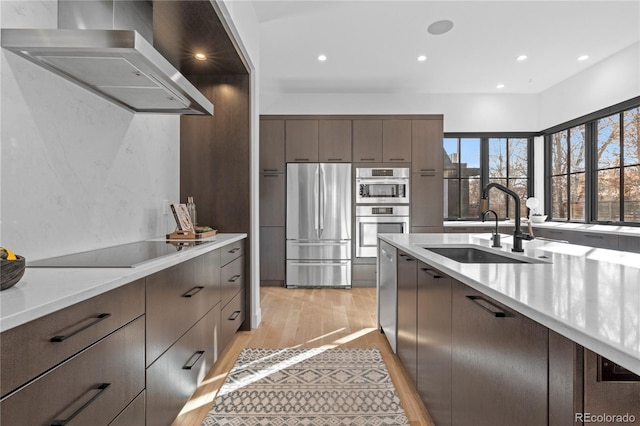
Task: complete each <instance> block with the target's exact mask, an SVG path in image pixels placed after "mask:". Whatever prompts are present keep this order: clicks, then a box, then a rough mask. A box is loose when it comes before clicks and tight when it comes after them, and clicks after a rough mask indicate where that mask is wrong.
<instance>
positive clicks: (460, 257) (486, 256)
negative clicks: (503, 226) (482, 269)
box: [422, 246, 549, 263]
mask: <svg viewBox="0 0 640 426" xmlns="http://www.w3.org/2000/svg"><path fill="white" fill-rule="evenodd" d="M422 248H424V249H425V250H429V251H432V252H434V253H436V254H439V255H440V256H444V257H446V258H449V259H451V260H454V261H456V262H460V263H549V262H548V261H545V260H542V259H533V258H529V257H523V256H519V255H512V256H510V255H507V254H503V253H500V254H498V253H496V252H495V251H491V250H490V249H483V248H478V247H469V246H463V247H459V246H458V247H455V246H450V247H424V246H423V247H422Z"/></svg>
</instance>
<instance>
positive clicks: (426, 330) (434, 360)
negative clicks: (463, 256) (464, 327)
mask: <svg viewBox="0 0 640 426" xmlns="http://www.w3.org/2000/svg"><path fill="white" fill-rule="evenodd" d="M417 299H418V310H417V324H418V325H417V375H416V376H417V380H416V387H417V388H418V393H419V394H420V397H421V398H422V400H423V401H425V404H427V409H428V410H429V414H430V415H431V418H432V419H433V421H434V422H435V424H437V425H438V426H447V425H451V279H450V278H449V277H448V276H446V275H444V274H442V273H441V272H439V271H438V270H436V269H433V268H432V267H431V266H429V265H427V264H425V263H423V262H418V296H417Z"/></svg>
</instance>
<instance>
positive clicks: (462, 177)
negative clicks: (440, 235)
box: [444, 138, 481, 219]
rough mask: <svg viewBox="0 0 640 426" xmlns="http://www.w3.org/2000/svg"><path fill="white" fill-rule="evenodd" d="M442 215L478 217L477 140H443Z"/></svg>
mask: <svg viewBox="0 0 640 426" xmlns="http://www.w3.org/2000/svg"><path fill="white" fill-rule="evenodd" d="M444 150H445V153H446V155H445V158H444V216H445V218H456V219H458V218H460V219H469V218H474V219H477V218H478V217H479V216H480V189H481V188H480V139H479V138H445V139H444Z"/></svg>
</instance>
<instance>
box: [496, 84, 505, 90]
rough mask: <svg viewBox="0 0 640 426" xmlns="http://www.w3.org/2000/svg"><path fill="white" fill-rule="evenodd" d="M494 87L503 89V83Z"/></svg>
mask: <svg viewBox="0 0 640 426" xmlns="http://www.w3.org/2000/svg"><path fill="white" fill-rule="evenodd" d="M496 89H504V84H502V83H500V84H498V85H497V86H496Z"/></svg>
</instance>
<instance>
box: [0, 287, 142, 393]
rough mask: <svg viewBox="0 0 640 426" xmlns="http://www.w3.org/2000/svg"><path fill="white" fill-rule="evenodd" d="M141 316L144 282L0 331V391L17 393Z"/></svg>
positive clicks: (120, 288)
mask: <svg viewBox="0 0 640 426" xmlns="http://www.w3.org/2000/svg"><path fill="white" fill-rule="evenodd" d="M142 314H144V280H138V281H135V282H133V283H131V284H127V285H124V286H122V287H119V288H117V289H114V290H111V291H109V292H107V293H104V294H101V295H99V296H96V297H93V298H91V299H88V300H85V301H84V302H81V303H78V304H75V305H73V306H70V307H68V308H65V309H62V310H60V311H58V312H54V313H52V314H49V315H47V316H45V317H42V318H39V319H37V320H34V321H31V322H29V323H27V324H24V325H21V326H19V327H16V328H12V329H10V330H7V331H5V332H4V333H2V336H1V337H0V339H1V341H2V345H1V354H0V365H1V367H2V372H1V373H0V374H1V375H2V381H1V382H0V383H1V384H0V387H1V391H2V392H1V393H2V395H3V396H4V395H6V394H7V393H9V392H11V391H13V390H15V389H16V388H18V387H19V386H21V385H23V384H25V383H26V382H27V381H29V380H31V379H33V378H34V377H36V376H38V375H40V374H42V373H44V372H45V371H47V370H49V369H50V368H51V367H53V366H55V365H57V364H59V363H60V362H62V361H64V360H65V359H67V358H69V357H70V356H72V355H74V354H76V353H78V352H79V351H81V350H82V349H84V348H86V347H88V346H89V345H91V344H93V343H94V342H96V341H98V340H100V339H101V338H103V337H104V336H106V335H107V334H109V333H111V332H113V331H114V330H117V329H118V328H120V327H122V326H123V325H125V324H126V323H128V322H130V321H132V320H133V319H135V318H137V317H139V316H140V315H142Z"/></svg>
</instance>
